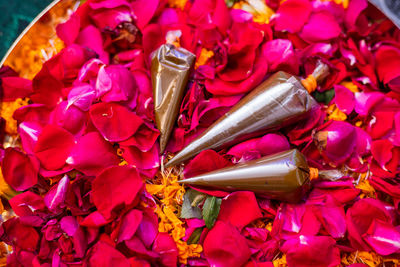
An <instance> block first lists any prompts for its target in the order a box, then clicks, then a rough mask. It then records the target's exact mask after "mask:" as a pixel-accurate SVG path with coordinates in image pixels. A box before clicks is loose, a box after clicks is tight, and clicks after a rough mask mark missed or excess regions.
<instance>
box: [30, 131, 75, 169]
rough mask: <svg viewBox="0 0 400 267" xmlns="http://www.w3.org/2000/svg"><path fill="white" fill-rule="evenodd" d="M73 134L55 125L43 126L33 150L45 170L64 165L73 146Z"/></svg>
mask: <svg viewBox="0 0 400 267" xmlns="http://www.w3.org/2000/svg"><path fill="white" fill-rule="evenodd" d="M74 145H75V140H74V136H73V135H72V134H71V133H70V132H68V131H67V130H64V129H63V128H61V127H59V126H56V125H48V126H46V127H44V128H43V130H42V132H41V134H40V135H39V138H38V141H37V143H36V145H35V148H34V152H35V155H36V157H37V158H38V159H39V160H40V163H41V164H42V166H43V167H44V168H46V169H47V170H57V169H60V168H62V167H63V166H64V165H65V161H66V159H67V158H68V156H69V154H70V153H71V150H72V148H73V146H74Z"/></svg>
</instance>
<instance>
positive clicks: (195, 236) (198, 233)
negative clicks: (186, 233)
mask: <svg viewBox="0 0 400 267" xmlns="http://www.w3.org/2000/svg"><path fill="white" fill-rule="evenodd" d="M201 233H203V227H199V228H196V229H195V230H194V231H193V233H192V234H191V235H190V237H189V239H188V240H187V242H186V243H187V244H188V245H190V244H197V243H199V240H200V237H201Z"/></svg>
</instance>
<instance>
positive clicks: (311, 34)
mask: <svg viewBox="0 0 400 267" xmlns="http://www.w3.org/2000/svg"><path fill="white" fill-rule="evenodd" d="M340 33H341V29H340V26H339V24H338V22H337V20H336V19H335V17H334V16H333V15H332V14H331V13H329V12H327V11H320V12H316V13H313V14H311V15H310V18H309V20H308V22H307V23H306V25H304V27H303V29H302V31H301V33H300V37H301V38H303V39H304V40H306V41H308V42H310V43H316V42H323V41H329V40H331V39H333V38H336V37H338V36H339V34H340Z"/></svg>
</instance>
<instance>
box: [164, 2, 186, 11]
mask: <svg viewBox="0 0 400 267" xmlns="http://www.w3.org/2000/svg"><path fill="white" fill-rule="evenodd" d="M186 2H187V0H168V5H169V6H170V7H176V8H180V9H182V10H183V9H184V8H185V5H186Z"/></svg>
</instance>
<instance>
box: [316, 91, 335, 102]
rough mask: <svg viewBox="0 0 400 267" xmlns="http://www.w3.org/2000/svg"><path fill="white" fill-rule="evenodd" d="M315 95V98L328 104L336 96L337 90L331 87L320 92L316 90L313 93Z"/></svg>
mask: <svg viewBox="0 0 400 267" xmlns="http://www.w3.org/2000/svg"><path fill="white" fill-rule="evenodd" d="M313 96H314V98H315V100H317V101H318V102H320V103H325V104H326V105H328V104H329V103H330V102H331V100H332V99H333V97H334V96H335V90H334V89H331V90H327V91H325V92H322V93H321V92H318V91H315V92H314V93H313Z"/></svg>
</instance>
